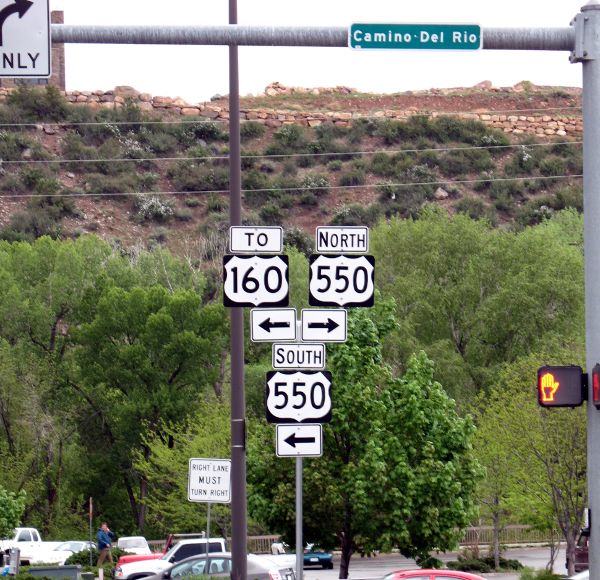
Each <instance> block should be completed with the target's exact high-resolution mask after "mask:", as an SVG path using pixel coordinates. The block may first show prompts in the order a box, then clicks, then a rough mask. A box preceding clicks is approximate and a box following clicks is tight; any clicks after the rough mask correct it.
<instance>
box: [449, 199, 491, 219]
mask: <svg viewBox="0 0 600 580" xmlns="http://www.w3.org/2000/svg"><path fill="white" fill-rule="evenodd" d="M454 209H455V210H456V211H457V212H458V213H464V214H466V215H468V216H469V217H470V218H471V219H481V218H483V217H484V216H485V214H486V205H485V204H484V203H483V201H482V200H481V199H479V198H477V197H463V198H462V199H461V200H459V201H457V202H456V203H455V204H454Z"/></svg>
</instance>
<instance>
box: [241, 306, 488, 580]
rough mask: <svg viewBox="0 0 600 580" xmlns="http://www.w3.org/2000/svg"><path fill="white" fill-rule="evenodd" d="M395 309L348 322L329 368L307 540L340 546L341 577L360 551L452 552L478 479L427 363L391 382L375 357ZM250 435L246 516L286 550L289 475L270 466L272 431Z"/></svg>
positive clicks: (312, 466) (461, 431) (311, 463)
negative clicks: (326, 418) (327, 408)
mask: <svg viewBox="0 0 600 580" xmlns="http://www.w3.org/2000/svg"><path fill="white" fill-rule="evenodd" d="M392 310H393V303H391V302H389V301H388V302H381V303H379V304H378V306H377V307H376V308H374V309H372V311H370V312H369V311H366V310H356V311H353V312H352V313H351V315H350V317H349V328H348V341H347V342H346V343H345V344H341V345H336V346H335V347H334V348H332V349H331V353H330V355H329V360H328V368H329V369H330V370H331V372H332V375H333V419H332V422H331V424H330V425H326V426H325V428H324V454H323V457H322V458H320V459H314V460H307V461H306V469H305V472H304V473H305V475H304V497H305V509H304V522H303V525H304V532H305V537H306V538H307V539H309V540H310V541H315V542H317V543H319V544H320V545H322V546H324V547H330V546H332V545H335V544H338V543H339V544H341V547H342V561H341V566H340V578H347V576H348V570H349V566H350V559H351V557H352V554H353V552H355V551H356V550H371V549H374V548H381V547H394V546H395V547H398V548H399V549H400V551H401V552H402V553H403V554H405V555H407V556H410V557H417V558H425V557H427V556H428V553H429V551H430V550H432V549H440V550H445V549H449V548H451V547H452V546H453V545H454V544H455V542H456V539H457V537H458V534H459V533H460V532H459V529H460V528H461V527H464V526H466V525H467V523H468V522H469V518H470V516H471V513H472V511H473V501H472V496H473V493H474V490H475V485H476V482H477V478H478V476H479V474H480V470H479V467H478V465H477V463H476V461H475V460H474V458H473V455H472V452H471V450H470V438H471V436H472V432H473V426H472V423H471V421H470V420H469V419H461V418H459V417H458V415H457V414H456V410H455V407H454V403H453V402H452V401H451V400H450V399H449V398H448V397H447V395H446V394H445V393H444V391H443V389H442V388H441V386H440V385H439V383H436V382H435V381H434V380H433V365H432V363H431V362H430V361H429V360H428V359H427V357H426V356H425V355H424V354H420V355H418V356H414V357H411V359H410V360H409V364H408V367H407V372H406V373H405V375H404V377H402V378H401V379H395V378H393V376H392V374H391V372H390V369H389V367H387V365H385V364H384V362H383V360H382V352H381V340H382V338H383V337H384V336H385V335H386V334H387V333H388V332H390V330H391V329H392V328H393V327H394V324H395V322H394V318H393V316H392ZM252 433H253V436H252V437H251V439H250V443H249V462H248V470H249V482H250V489H251V494H250V495H249V507H250V513H251V514H253V515H254V516H255V517H256V518H257V519H258V520H259V521H262V522H264V523H265V525H267V526H268V527H269V528H270V529H272V530H278V531H279V532H281V533H282V534H283V536H284V537H285V538H287V539H288V541H289V540H290V539H291V538H293V535H294V531H293V530H294V511H293V510H294V501H293V500H294V485H293V482H294V477H293V469H292V468H291V466H290V462H286V461H285V460H281V459H276V458H275V457H274V453H273V449H272V443H270V444H269V443H267V441H268V440H271V441H272V431H271V429H269V428H266V427H264V426H263V427H261V426H257V425H255V426H254V427H253V429H252ZM286 463H287V465H286Z"/></svg>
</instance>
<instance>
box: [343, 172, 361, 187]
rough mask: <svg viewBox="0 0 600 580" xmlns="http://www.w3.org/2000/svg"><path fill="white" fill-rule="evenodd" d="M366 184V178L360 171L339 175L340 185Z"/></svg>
mask: <svg viewBox="0 0 600 580" xmlns="http://www.w3.org/2000/svg"><path fill="white" fill-rule="evenodd" d="M366 182H367V176H366V174H365V172H364V171H362V170H360V169H352V170H350V171H349V172H348V173H342V175H340V185H343V186H348V185H364V184H365V183H366Z"/></svg>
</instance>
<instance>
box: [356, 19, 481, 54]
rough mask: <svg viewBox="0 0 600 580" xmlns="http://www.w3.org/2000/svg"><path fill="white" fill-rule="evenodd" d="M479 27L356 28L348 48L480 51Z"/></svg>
mask: <svg viewBox="0 0 600 580" xmlns="http://www.w3.org/2000/svg"><path fill="white" fill-rule="evenodd" d="M481 44H482V42H481V26H479V25H477V24H373V23H370V24H352V25H351V26H350V30H349V31H348V46H349V47H350V48H356V49H361V50H362V49H379V50H381V49H404V50H479V49H480V48H481Z"/></svg>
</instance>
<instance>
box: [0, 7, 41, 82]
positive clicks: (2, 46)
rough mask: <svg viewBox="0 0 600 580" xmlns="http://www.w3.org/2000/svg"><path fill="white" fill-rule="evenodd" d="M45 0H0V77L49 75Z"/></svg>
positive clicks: (38, 76)
mask: <svg viewBox="0 0 600 580" xmlns="http://www.w3.org/2000/svg"><path fill="white" fill-rule="evenodd" d="M50 49H51V38H50V7H49V2H48V0H12V1H11V2H8V3H7V2H6V1H0V77H8V78H42V77H46V78H47V77H49V76H50V74H51V54H52V53H51V50H50Z"/></svg>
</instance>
